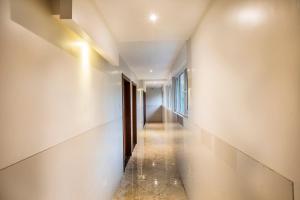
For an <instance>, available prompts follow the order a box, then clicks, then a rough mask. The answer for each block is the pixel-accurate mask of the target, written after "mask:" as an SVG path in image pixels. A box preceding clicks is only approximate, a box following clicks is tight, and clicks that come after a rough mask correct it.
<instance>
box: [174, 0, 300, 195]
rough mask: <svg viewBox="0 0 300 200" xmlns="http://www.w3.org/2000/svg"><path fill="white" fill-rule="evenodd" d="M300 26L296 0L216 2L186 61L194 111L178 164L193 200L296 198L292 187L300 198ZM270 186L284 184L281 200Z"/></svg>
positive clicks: (201, 26) (190, 111)
mask: <svg viewBox="0 0 300 200" xmlns="http://www.w3.org/2000/svg"><path fill="white" fill-rule="evenodd" d="M299 24H300V9H299V2H298V1H294V0H287V1H277V0H270V1H258V0H255V1H250V0H249V1H248V0H246V1H237V0H215V1H212V3H211V5H210V7H209V8H208V10H207V13H206V15H205V16H204V17H203V18H202V20H201V23H200V24H199V27H198V29H197V30H196V32H195V33H194V35H193V36H192V38H191V41H190V49H188V51H190V55H188V57H187V58H186V59H187V63H188V65H187V66H188V67H189V79H190V80H189V98H190V105H189V109H190V110H189V118H188V119H186V120H185V126H186V130H185V131H186V132H185V136H184V137H181V140H178V141H180V148H179V149H180V150H179V152H182V153H180V154H179V155H178V162H180V163H181V164H182V167H181V173H182V177H183V179H184V182H185V187H186V189H187V191H188V194H189V196H190V197H191V199H200V197H203V198H204V199H231V200H232V199H290V198H292V197H291V196H290V195H289V194H290V193H291V192H292V182H293V183H294V191H295V199H296V200H298V199H300V187H299V186H300V171H299V169H300V157H299V151H300V134H299V132H300V123H299V119H300V103H299V102H300V92H299V91H300V57H299V52H300V37H299V35H300V26H299ZM202 132H204V133H206V134H204V136H203V133H202ZM206 135H208V136H207V137H206ZM207 138H208V139H207ZM211 138H212V139H211ZM219 140H220V141H222V142H221V144H220V143H218V141H219ZM203 144H207V145H206V146H208V147H207V148H208V150H209V151H210V152H211V153H208V152H206V153H204V152H205V151H206V150H203V148H202V147H203ZM224 144H225V147H224ZM204 146H205V145H204ZM227 147H228V148H227ZM224 148H225V150H224ZM231 148H233V150H230V149H231ZM222 149H223V150H222ZM226 149H227V150H226ZM228 149H229V150H228ZM197 152H198V153H197ZM237 152H242V153H244V154H245V155H247V157H249V159H248V160H249V161H251V162H248V161H247V162H244V161H245V160H244V161H243V162H241V157H240V156H239V155H240V153H237ZM218 155H219V156H218ZM220 155H221V156H220ZM220 157H221V158H222V159H223V160H225V161H226V162H227V163H229V165H228V164H227V167H224V169H222V168H220V162H219V161H218V160H220V159H219V158H220ZM211 159H212V160H211ZM252 161H253V162H252ZM206 162H207V163H206ZM241 163H244V164H241ZM201 166H206V167H201ZM254 166H258V168H255V167H254ZM259 166H260V167H259ZM228 167H231V168H232V169H233V170H229V169H228ZM226 168H227V170H225V169H226ZM265 168H267V169H270V171H271V172H273V173H274V174H273V175H271V178H270V179H268V178H266V177H267V174H272V173H271V172H270V171H265V172H264V171H263V169H265ZM240 170H243V171H240ZM220 172H222V173H220ZM205 173H206V174H205ZM232 173H235V174H234V175H233V174H232ZM214 174H215V175H214ZM217 174H218V176H217ZM249 175H251V176H249ZM277 175H279V176H277ZM241 176H244V177H243V178H241ZM246 176H249V177H246ZM234 177H235V178H234ZM276 177H281V178H283V179H282V180H279V179H278V178H276ZM196 179H198V180H199V181H198V182H194V181H196ZM197 183H198V184H197ZM225 183H227V184H225ZM237 183H239V184H237ZM243 183H244V184H243ZM272 183H274V184H279V185H281V184H283V185H284V186H280V187H274V188H278V189H273V191H274V192H273V194H274V193H275V192H276V193H277V194H278V195H276V196H275V197H274V196H273V195H271V193H268V192H267V191H268V190H269V189H270V187H271V186H272ZM200 185H201V188H202V189H201V188H200ZM233 185H244V186H245V188H244V189H241V188H240V187H231V186H233ZM244 186H241V187H244ZM249 186H251V187H249ZM224 187H225V188H226V189H225V190H221V189H220V188H224ZM247 188H248V189H249V190H248V191H247ZM271 188H272V187H271ZM243 194H244V195H243ZM247 194H249V195H247ZM267 194H269V195H267ZM284 194H286V195H289V196H281V195H284ZM201 195H203V196H201Z"/></svg>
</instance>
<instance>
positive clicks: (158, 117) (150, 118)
mask: <svg viewBox="0 0 300 200" xmlns="http://www.w3.org/2000/svg"><path fill="white" fill-rule="evenodd" d="M147 122H150V123H162V106H159V107H157V106H155V105H154V106H147Z"/></svg>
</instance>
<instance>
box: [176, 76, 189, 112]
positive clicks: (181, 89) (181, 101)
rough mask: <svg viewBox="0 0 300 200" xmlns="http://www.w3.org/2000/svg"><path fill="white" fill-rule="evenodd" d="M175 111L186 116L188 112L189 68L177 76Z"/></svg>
mask: <svg viewBox="0 0 300 200" xmlns="http://www.w3.org/2000/svg"><path fill="white" fill-rule="evenodd" d="M175 111H176V112H177V113H179V114H182V115H185V116H187V114H188V77H187V70H184V71H183V72H182V73H180V74H179V75H178V76H177V77H175Z"/></svg>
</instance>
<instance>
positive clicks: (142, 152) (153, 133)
mask: <svg viewBox="0 0 300 200" xmlns="http://www.w3.org/2000/svg"><path fill="white" fill-rule="evenodd" d="M114 199H115V200H121V199H122V200H150V199H151V200H160V199H162V200H167V199H170V200H171V199H172V200H186V199H187V197H186V194H185V191H184V188H183V185H182V182H181V180H180V178H179V174H178V171H177V167H176V164H175V155H174V146H173V142H172V137H171V135H170V134H169V133H168V132H167V131H166V130H165V128H164V125H163V124H147V125H146V128H145V130H144V131H143V132H142V133H140V134H139V138H138V145H137V146H136V148H135V150H134V152H133V155H132V157H131V159H130V161H129V163H128V165H127V167H126V170H125V174H124V176H123V179H122V181H121V185H120V188H119V189H118V191H117V192H116V194H115V197H114Z"/></svg>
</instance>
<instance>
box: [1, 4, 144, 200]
mask: <svg viewBox="0 0 300 200" xmlns="http://www.w3.org/2000/svg"><path fill="white" fill-rule="evenodd" d="M48 2H49V1H47V0H28V1H19V0H0V30H1V31H0V44H1V54H0V96H1V98H0V110H1V112H0V123H1V125H0V137H1V140H0V199H1V200H2V199H3V200H19V199H20V200H33V199H37V200H44V199H45V200H46V199H58V200H60V199H61V200H65V199H107V200H108V199H111V197H112V194H113V192H114V190H115V189H116V187H117V186H118V183H119V180H120V178H121V175H122V170H123V169H122V168H123V163H122V160H123V150H122V143H123V136H122V98H121V95H122V93H121V92H122V89H121V73H125V74H126V75H127V76H128V77H130V78H131V79H132V80H134V81H137V80H136V77H135V75H134V74H133V73H132V72H130V70H129V69H128V67H127V66H126V64H125V63H120V66H118V67H114V66H112V65H110V64H109V63H108V62H107V61H106V60H104V59H103V58H102V57H101V56H99V54H97V52H96V51H95V50H94V49H92V48H91V47H89V46H88V44H86V43H84V41H83V40H82V39H81V38H80V37H79V36H78V35H76V34H75V33H74V32H72V31H71V30H70V29H68V27H66V26H64V24H62V23H61V22H60V21H58V20H57V19H56V18H54V17H53V16H51V10H50V5H49V4H48ZM138 121H140V120H138ZM24 159H25V160H24ZM15 163H17V164H15Z"/></svg>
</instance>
